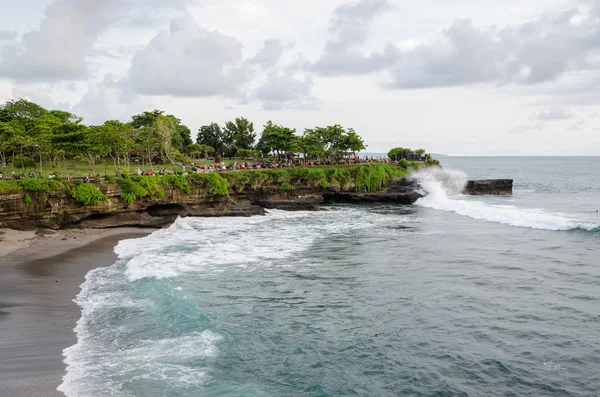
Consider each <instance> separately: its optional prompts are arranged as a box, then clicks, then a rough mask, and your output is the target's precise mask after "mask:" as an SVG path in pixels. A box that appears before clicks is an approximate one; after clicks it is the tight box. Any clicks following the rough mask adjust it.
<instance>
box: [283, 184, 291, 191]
mask: <svg viewBox="0 0 600 397" xmlns="http://www.w3.org/2000/svg"><path fill="white" fill-rule="evenodd" d="M281 190H283V191H285V192H289V191H290V190H292V185H290V184H289V183H284V184H283V185H281Z"/></svg>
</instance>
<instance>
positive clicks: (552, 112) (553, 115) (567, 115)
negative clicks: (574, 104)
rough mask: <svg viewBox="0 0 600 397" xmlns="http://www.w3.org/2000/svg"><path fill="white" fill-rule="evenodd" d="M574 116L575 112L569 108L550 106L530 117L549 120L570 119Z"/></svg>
mask: <svg viewBox="0 0 600 397" xmlns="http://www.w3.org/2000/svg"><path fill="white" fill-rule="evenodd" d="M575 117H576V116H575V114H574V113H572V112H571V111H569V110H566V109H562V108H551V109H547V110H543V111H541V112H538V113H535V114H534V115H533V116H532V117H531V118H532V120H541V121H551V120H565V119H572V118H575Z"/></svg>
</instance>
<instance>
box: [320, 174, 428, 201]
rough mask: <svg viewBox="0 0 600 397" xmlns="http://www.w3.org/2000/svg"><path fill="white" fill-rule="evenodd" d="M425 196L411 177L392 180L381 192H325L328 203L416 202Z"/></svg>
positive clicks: (324, 195) (324, 196)
mask: <svg viewBox="0 0 600 397" xmlns="http://www.w3.org/2000/svg"><path fill="white" fill-rule="evenodd" d="M421 197H423V194H421V193H420V186H419V184H418V183H417V181H416V180H414V179H410V178H398V179H396V180H393V181H391V183H390V187H389V188H388V189H386V190H383V191H381V192H375V193H361V192H336V191H330V192H326V193H325V194H323V198H324V201H325V203H326V204H332V203H346V204H403V205H410V204H414V202H415V201H417V200H418V199H420V198H421Z"/></svg>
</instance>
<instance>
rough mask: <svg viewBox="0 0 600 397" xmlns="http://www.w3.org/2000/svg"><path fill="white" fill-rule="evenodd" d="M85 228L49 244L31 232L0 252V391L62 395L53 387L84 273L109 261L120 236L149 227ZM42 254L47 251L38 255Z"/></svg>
mask: <svg viewBox="0 0 600 397" xmlns="http://www.w3.org/2000/svg"><path fill="white" fill-rule="evenodd" d="M10 232H11V231H7V232H6V233H7V234H10ZM86 232H88V235H87V236H85V235H84V236H83V237H84V238H79V240H77V237H74V236H77V235H78V234H77V233H82V232H71V233H73V236H71V235H69V237H70V238H69V240H70V241H69V240H66V241H68V242H65V241H63V239H64V237H61V238H60V239H59V238H58V237H60V236H61V235H59V236H55V237H51V240H50V242H51V244H50V245H51V248H50V249H48V248H47V246H48V241H47V240H46V239H45V238H36V239H33V240H31V243H30V246H29V247H24V248H21V249H20V250H18V251H15V252H13V255H12V256H11V257H8V256H7V255H5V256H2V257H0V263H2V265H0V357H1V359H0V396H2V397H13V396H14V397H23V396H28V397H37V396H40V397H42V396H44V397H53V396H62V393H60V392H58V391H57V390H56V388H57V387H58V385H59V384H60V383H61V381H62V376H63V374H64V372H65V364H64V363H63V362H62V360H63V357H62V351H63V349H64V348H66V347H68V346H71V345H73V344H75V342H76V338H75V334H74V333H73V328H74V327H75V324H76V322H77V320H78V319H79V317H80V311H79V307H78V306H77V305H76V304H75V303H74V302H73V299H74V298H75V296H76V295H77V294H78V293H79V290H80V289H79V288H80V285H81V284H82V283H83V281H84V278H85V275H86V274H87V273H88V272H89V271H90V270H92V269H94V268H97V267H102V266H109V265H111V264H113V263H114V262H115V260H116V255H115V254H114V253H113V248H114V246H115V245H116V244H117V243H118V242H119V241H120V240H123V239H128V238H136V237H142V236H144V235H147V234H149V233H150V232H152V230H149V229H138V230H136V229H132V228H128V229H114V230H110V231H86ZM97 237H99V238H97ZM94 238H97V239H96V240H94ZM88 240H92V241H91V242H88ZM74 241H75V242H74ZM4 243H5V244H6V241H5V242H4ZM0 244H2V243H0ZM81 244H84V245H81ZM78 245H79V246H78ZM73 246H76V247H75V248H73ZM61 248H62V249H61ZM65 249H66V250H67V251H66V252H61V253H58V254H55V252H56V251H61V250H62V251H64V250H65ZM44 254H50V255H52V256H50V257H46V258H39V257H40V256H44ZM15 258H16V259H15ZM36 258H39V259H36Z"/></svg>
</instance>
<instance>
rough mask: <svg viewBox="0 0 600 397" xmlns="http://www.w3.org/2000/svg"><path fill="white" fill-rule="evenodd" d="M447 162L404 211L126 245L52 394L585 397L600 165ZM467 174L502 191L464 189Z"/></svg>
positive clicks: (210, 226)
mask: <svg viewBox="0 0 600 397" xmlns="http://www.w3.org/2000/svg"><path fill="white" fill-rule="evenodd" d="M369 155H370V154H369ZM373 155H374V156H375V155H377V154H376V153H373ZM442 164H443V166H444V171H441V170H437V171H436V172H435V173H433V172H425V173H421V174H418V175H415V177H416V178H418V179H419V180H420V182H421V184H422V186H423V189H424V191H425V192H426V193H428V195H427V196H426V197H425V198H423V199H421V200H419V201H418V202H417V203H416V204H415V205H411V206H393V205H390V206H355V205H337V206H331V207H327V208H326V209H325V210H323V211H317V212H285V211H277V210H272V211H269V214H268V215H267V216H257V217H250V218H185V219H183V218H182V219H178V220H177V221H176V222H175V223H174V224H173V225H172V226H171V227H170V228H167V229H162V230H159V231H156V232H154V233H153V234H151V235H149V236H148V237H144V238H140V239H135V240H124V241H121V242H120V243H119V244H118V246H117V247H116V248H115V252H116V253H117V254H118V260H117V262H116V263H115V264H114V265H113V266H111V267H108V268H102V269H97V270H93V271H91V272H90V273H89V274H88V275H87V277H86V281H85V283H84V284H83V285H82V290H81V293H80V294H79V295H78V296H77V299H76V302H77V303H78V304H79V306H80V307H81V310H82V317H81V319H80V320H79V321H78V323H77V328H76V329H75V331H76V333H77V339H78V340H77V344H75V345H74V346H72V347H69V348H67V349H66V350H65V351H64V356H65V363H66V364H67V366H68V367H67V374H66V376H65V378H64V382H63V384H62V385H61V386H60V387H59V390H61V391H63V392H64V393H65V394H66V396H68V397H75V396H88V397H101V396H113V397H128V396H147V397H154V396H156V397H159V396H181V397H187V396H190V397H191V396H245V397H254V396H256V397H279V396H307V397H309V396H379V397H385V396H390V397H391V396H423V397H425V396H432V395H438V396H467V395H469V396H500V395H503V396H509V395H510V396H536V397H539V396H542V397H543V396H577V397H578V396H593V395H594V393H595V391H596V388H597V379H598V374H599V373H600V339H599V338H598V330H599V329H600V296H599V294H598V286H599V285H600V262H599V261H598V258H600V215H599V213H598V212H597V210H598V209H600V201H599V197H600V184H599V183H598V177H599V175H600V161H599V160H598V159H597V158H591V157H590V158H582V157H568V158H557V157H551V158H548V157H454V156H452V157H445V158H444V159H443V161H442ZM468 178H471V179H482V178H513V179H514V181H515V184H514V194H513V196H508V197H466V196H461V195H460V194H458V192H459V191H460V189H459V188H460V186H461V185H462V184H464V183H465V181H466V179H468Z"/></svg>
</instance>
